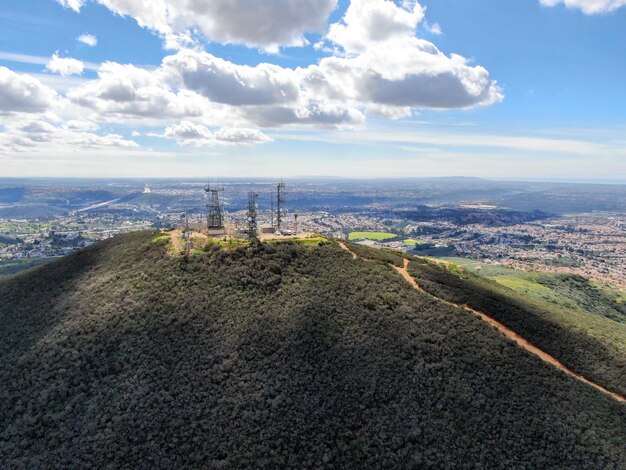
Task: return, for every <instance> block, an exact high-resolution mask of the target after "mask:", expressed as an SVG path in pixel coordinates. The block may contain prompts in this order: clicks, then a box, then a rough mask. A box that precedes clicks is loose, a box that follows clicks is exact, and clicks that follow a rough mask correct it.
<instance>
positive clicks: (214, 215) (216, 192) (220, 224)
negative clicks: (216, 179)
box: [204, 182, 224, 230]
mask: <svg viewBox="0 0 626 470" xmlns="http://www.w3.org/2000/svg"><path fill="white" fill-rule="evenodd" d="M223 191H224V186H222V185H220V184H219V183H218V184H215V185H213V186H211V183H210V182H208V183H207V185H206V187H205V188H204V192H205V193H206V194H207V196H208V198H209V203H208V204H207V205H206V206H207V209H208V213H207V227H208V229H209V230H223V229H224V211H223V209H222V204H221V202H220V193H221V192H223Z"/></svg>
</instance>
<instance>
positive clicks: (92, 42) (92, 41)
mask: <svg viewBox="0 0 626 470" xmlns="http://www.w3.org/2000/svg"><path fill="white" fill-rule="evenodd" d="M76 40H77V41H78V42H81V43H83V44H85V45H87V46H89V47H95V46H97V45H98V38H97V37H96V36H94V35H93V34H87V33H84V34H81V35H80V36H78V37H77V38H76Z"/></svg>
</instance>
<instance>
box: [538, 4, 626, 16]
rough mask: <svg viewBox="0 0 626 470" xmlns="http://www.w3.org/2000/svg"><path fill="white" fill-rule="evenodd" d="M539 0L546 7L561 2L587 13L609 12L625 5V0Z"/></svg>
mask: <svg viewBox="0 0 626 470" xmlns="http://www.w3.org/2000/svg"><path fill="white" fill-rule="evenodd" d="M540 2H541V4H542V5H544V6H548V7H553V6H556V5H559V4H561V3H562V4H564V5H565V6H566V7H568V8H578V9H580V10H582V11H583V12H584V13H585V14H587V15H595V14H599V13H609V12H611V11H615V10H617V9H618V8H621V7H623V6H626V0H540Z"/></svg>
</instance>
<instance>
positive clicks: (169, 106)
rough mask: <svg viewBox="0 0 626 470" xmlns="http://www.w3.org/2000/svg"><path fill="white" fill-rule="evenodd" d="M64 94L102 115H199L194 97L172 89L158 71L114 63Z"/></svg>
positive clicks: (199, 111)
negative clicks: (90, 79)
mask: <svg viewBox="0 0 626 470" xmlns="http://www.w3.org/2000/svg"><path fill="white" fill-rule="evenodd" d="M68 97H69V98H70V99H71V100H72V101H73V102H75V103H77V104H79V105H81V106H85V107H88V108H91V109H93V110H95V111H97V112H98V113H100V114H104V115H106V114H112V115H124V116H135V117H148V118H155V119H159V118H172V117H185V116H200V115H201V114H202V109H201V107H200V105H199V103H198V97H197V96H195V95H194V94H192V93H190V92H187V91H184V90H183V91H181V92H178V93H176V92H174V91H172V90H171V89H170V88H169V87H168V86H167V85H166V84H165V82H164V79H163V76H162V73H161V72H159V71H156V72H154V71H149V70H145V69H142V68H139V67H135V66H134V65H122V64H117V63H114V62H105V63H104V64H102V66H101V67H100V70H99V71H98V79H97V80H92V81H90V82H88V83H86V84H84V85H83V86H80V87H78V88H75V89H73V90H71V91H70V92H69V93H68Z"/></svg>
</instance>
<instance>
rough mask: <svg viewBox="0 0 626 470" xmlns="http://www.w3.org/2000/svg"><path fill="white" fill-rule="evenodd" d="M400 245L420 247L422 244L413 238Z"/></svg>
mask: <svg viewBox="0 0 626 470" xmlns="http://www.w3.org/2000/svg"><path fill="white" fill-rule="evenodd" d="M402 243H404V244H405V245H421V244H422V242H421V241H419V240H415V239H413V238H407V239H406V240H402Z"/></svg>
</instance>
